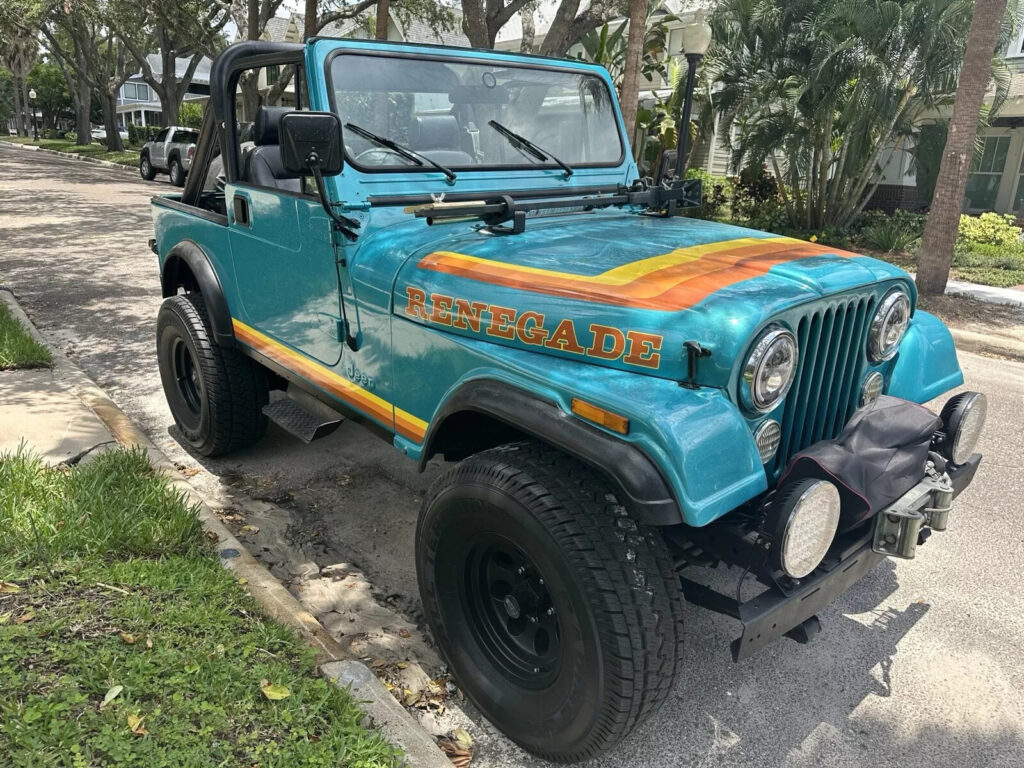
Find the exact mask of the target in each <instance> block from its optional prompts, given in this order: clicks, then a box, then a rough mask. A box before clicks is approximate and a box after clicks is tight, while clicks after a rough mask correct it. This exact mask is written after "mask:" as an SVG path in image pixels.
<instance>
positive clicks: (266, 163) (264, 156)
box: [242, 107, 302, 193]
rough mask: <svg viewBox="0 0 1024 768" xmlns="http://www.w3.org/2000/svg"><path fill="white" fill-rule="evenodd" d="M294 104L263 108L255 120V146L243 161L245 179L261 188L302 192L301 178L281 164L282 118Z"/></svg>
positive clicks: (290, 110)
mask: <svg viewBox="0 0 1024 768" xmlns="http://www.w3.org/2000/svg"><path fill="white" fill-rule="evenodd" d="M292 111H294V110H292V108H291V107H260V108H259V109H258V110H256V120H255V122H254V123H253V141H254V142H255V144H256V146H254V147H253V148H252V149H251V150H249V152H248V153H247V154H246V155H245V158H244V159H243V162H242V179H243V180H244V181H247V182H249V183H250V184H254V185H255V186H258V187H271V188H272V189H280V190H283V191H285V192H296V193H298V192H301V191H302V182H301V180H300V177H298V176H296V175H294V174H291V173H289V172H288V171H286V170H285V169H284V165H283V164H282V163H281V147H280V146H278V129H279V128H280V126H281V118H282V117H284V116H285V115H286V114H288V113H289V112H292Z"/></svg>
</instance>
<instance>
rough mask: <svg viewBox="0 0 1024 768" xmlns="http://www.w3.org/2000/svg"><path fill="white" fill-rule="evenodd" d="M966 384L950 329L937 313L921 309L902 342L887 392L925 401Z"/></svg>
mask: <svg viewBox="0 0 1024 768" xmlns="http://www.w3.org/2000/svg"><path fill="white" fill-rule="evenodd" d="M963 383H964V375H963V373H962V372H961V370H960V363H959V361H958V360H957V357H956V346H955V345H954V344H953V336H952V334H951V333H950V332H949V329H948V328H947V327H946V326H945V324H944V323H943V322H942V321H941V320H939V318H937V317H936V316H935V315H932V314H930V313H928V312H923V311H921V310H918V311H917V312H915V313H914V319H913V321H912V322H911V323H910V328H908V329H907V334H906V336H904V338H903V343H902V344H900V352H899V355H898V357H897V358H896V364H895V365H894V366H893V369H892V374H891V375H890V378H889V388H888V391H887V394H890V395H892V396H893V397H902V398H903V399H904V400H911V401H913V402H915V403H925V402H927V401H929V400H931V399H932V398H935V397H938V396H939V395H941V394H943V393H944V392H948V391H949V390H951V389H953V388H954V387H958V386H960V385H961V384H963Z"/></svg>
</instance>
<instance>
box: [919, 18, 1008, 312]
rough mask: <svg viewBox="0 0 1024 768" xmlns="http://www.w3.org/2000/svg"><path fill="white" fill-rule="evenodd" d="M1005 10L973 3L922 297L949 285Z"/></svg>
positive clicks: (926, 249) (924, 250)
mask: <svg viewBox="0 0 1024 768" xmlns="http://www.w3.org/2000/svg"><path fill="white" fill-rule="evenodd" d="M1005 10H1006V0H976V2H975V4H974V15H973V16H972V17H971V27H970V31H969V32H968V33H967V48H966V50H965V52H964V63H963V68H962V69H961V70H960V82H959V83H958V85H957V91H956V100H955V101H954V102H953V117H952V119H951V120H950V121H949V134H948V135H947V136H946V148H945V150H944V151H943V153H942V162H941V164H940V165H939V175H938V178H937V180H936V182H935V196H934V197H933V198H932V207H931V212H930V213H929V214H928V223H927V224H926V225H925V228H924V237H923V238H922V240H921V250H920V254H921V256H920V261H919V263H918V266H917V289H918V291H920V292H921V293H922V294H924V295H934V294H941V293H943V292H945V290H946V281H947V280H949V268H950V267H951V266H952V264H953V245H954V244H955V242H956V234H957V229H958V228H959V225H960V211H961V209H962V208H963V200H964V192H965V191H966V189H967V179H968V176H969V175H970V168H971V156H972V154H973V152H974V140H975V137H976V134H977V132H978V115H979V114H980V112H981V107H982V103H983V101H984V98H985V91H986V90H987V89H988V83H989V79H990V76H991V62H992V55H993V52H994V51H995V47H996V41H997V39H998V37H999V27H1000V25H1001V24H1002V21H1003V13H1004V11H1005Z"/></svg>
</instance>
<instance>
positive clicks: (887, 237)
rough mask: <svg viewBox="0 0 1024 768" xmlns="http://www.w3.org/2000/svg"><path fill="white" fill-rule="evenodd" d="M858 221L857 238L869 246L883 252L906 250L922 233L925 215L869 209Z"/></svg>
mask: <svg viewBox="0 0 1024 768" xmlns="http://www.w3.org/2000/svg"><path fill="white" fill-rule="evenodd" d="M870 213H871V215H870V216H868V215H862V217H861V218H862V219H865V221H858V224H859V230H860V231H859V237H858V239H859V240H860V242H862V243H863V244H864V245H866V246H868V247H869V248H874V249H876V250H879V251H883V252H885V253H892V252H893V251H907V250H909V249H910V247H911V246H913V245H914V244H915V243H916V242H917V241H918V240H919V239H920V238H921V235H922V234H923V233H924V225H925V220H926V217H925V216H923V215H921V214H919V213H910V212H909V211H900V210H897V211H895V212H893V213H892V214H891V215H890V214H886V213H885V212H884V211H871V212H870ZM879 214H881V215H879Z"/></svg>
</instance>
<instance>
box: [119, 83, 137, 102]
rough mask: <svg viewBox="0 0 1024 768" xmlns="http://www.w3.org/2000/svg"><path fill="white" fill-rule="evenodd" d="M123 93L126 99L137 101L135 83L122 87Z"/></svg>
mask: <svg viewBox="0 0 1024 768" xmlns="http://www.w3.org/2000/svg"><path fill="white" fill-rule="evenodd" d="M121 93H122V94H124V98H126V99H133V100H134V99H137V98H138V92H137V91H136V90H135V83H125V84H124V85H122V86H121Z"/></svg>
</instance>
